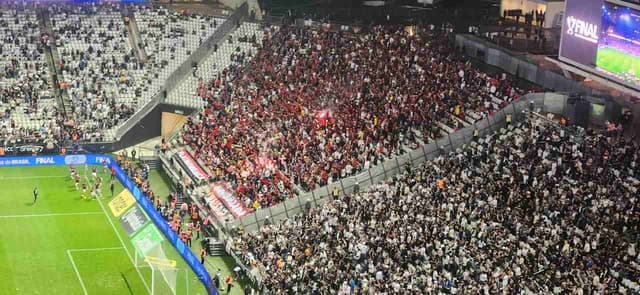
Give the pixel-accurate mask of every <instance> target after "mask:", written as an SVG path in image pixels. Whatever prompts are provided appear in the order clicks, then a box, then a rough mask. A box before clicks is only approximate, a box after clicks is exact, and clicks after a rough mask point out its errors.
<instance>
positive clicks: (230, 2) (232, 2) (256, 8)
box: [218, 0, 262, 20]
mask: <svg viewBox="0 0 640 295" xmlns="http://www.w3.org/2000/svg"><path fill="white" fill-rule="evenodd" d="M218 1H219V2H220V3H222V4H224V5H225V6H227V7H229V8H232V9H237V8H238V7H240V5H242V3H245V2H247V3H248V4H249V15H251V12H252V11H253V12H255V16H256V19H258V20H262V10H261V9H260V5H259V4H258V0H218Z"/></svg>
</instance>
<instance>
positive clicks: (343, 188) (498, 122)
mask: <svg viewBox="0 0 640 295" xmlns="http://www.w3.org/2000/svg"><path fill="white" fill-rule="evenodd" d="M566 101H567V96H566V95H563V94H556V93H532V94H528V95H525V96H523V97H521V98H520V99H518V100H516V101H513V102H511V103H510V104H509V105H508V106H506V107H505V108H504V109H502V110H500V111H498V112H496V113H494V114H493V115H491V116H488V117H487V118H484V119H481V120H479V121H477V122H475V123H473V125H471V126H468V127H466V128H462V129H459V130H458V131H456V132H454V133H451V134H448V135H447V136H444V137H442V138H439V139H438V140H436V141H435V142H433V143H429V144H426V145H423V146H422V147H420V148H418V149H415V150H412V151H410V152H407V153H404V154H402V155H400V156H397V157H394V158H390V159H387V160H386V161H384V162H383V163H381V164H379V165H377V166H374V167H372V168H370V169H367V170H363V171H361V172H360V173H358V174H356V175H354V176H351V177H346V178H343V179H340V180H338V181H335V182H333V183H331V184H329V185H326V186H324V187H321V188H318V189H315V190H313V191H310V192H305V193H300V194H299V195H298V196H295V197H293V198H290V199H288V200H286V201H284V202H282V203H280V204H277V205H275V206H271V207H268V208H264V209H259V210H256V211H255V212H253V213H251V214H249V215H246V216H244V217H242V218H240V219H236V220H234V221H232V222H230V223H228V224H226V225H225V228H226V229H229V228H232V229H233V228H240V227H242V228H244V230H245V231H246V232H256V231H258V230H259V228H260V227H261V226H262V225H264V224H265V222H267V223H278V222H281V221H283V220H285V219H287V218H291V217H293V216H295V215H298V214H301V213H302V212H304V211H305V210H307V209H309V208H312V207H319V206H322V205H323V204H324V203H326V202H327V201H329V200H331V198H332V192H333V190H334V188H337V189H338V192H339V196H338V197H342V196H344V195H345V194H351V193H353V191H354V187H355V185H356V183H358V187H359V189H360V190H361V191H362V190H366V189H367V188H368V187H369V186H371V185H373V184H376V183H379V182H382V181H385V180H387V179H389V178H391V177H393V176H394V175H396V174H398V173H399V172H401V171H402V169H403V168H404V167H406V166H407V165H408V164H409V165H412V166H417V165H420V164H422V163H424V162H425V161H427V160H431V159H434V158H435V157H437V156H438V155H441V154H442V153H445V152H450V151H454V150H456V149H457V148H460V147H462V146H463V145H465V144H469V143H470V142H471V141H472V140H473V130H474V129H477V130H478V132H479V136H480V137H483V136H485V135H488V134H491V133H493V132H495V131H497V130H499V129H500V128H502V127H504V126H505V124H506V122H505V118H506V117H507V115H511V117H512V120H513V122H516V121H520V120H522V119H523V118H524V117H525V116H524V114H523V111H524V110H528V109H530V108H533V109H534V110H540V111H541V112H544V113H546V112H550V113H555V114H562V115H566V114H565V112H566V110H567V107H566ZM267 220H268V221H267Z"/></svg>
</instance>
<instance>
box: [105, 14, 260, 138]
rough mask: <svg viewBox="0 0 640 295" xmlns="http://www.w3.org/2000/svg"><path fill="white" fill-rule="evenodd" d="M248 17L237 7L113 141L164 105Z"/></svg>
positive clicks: (120, 128)
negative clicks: (192, 72) (178, 87)
mask: <svg viewBox="0 0 640 295" xmlns="http://www.w3.org/2000/svg"><path fill="white" fill-rule="evenodd" d="M247 15H248V5H247V4H246V3H245V4H243V5H241V6H240V7H238V9H236V10H235V11H234V12H233V14H231V16H229V18H227V19H226V20H225V21H224V22H223V23H222V24H220V26H219V27H218V28H217V29H216V31H215V32H214V33H213V34H212V35H211V36H209V38H207V39H206V40H205V41H203V42H202V44H201V45H200V47H198V49H196V50H195V51H194V52H193V53H192V54H191V55H190V56H189V58H188V59H187V60H185V61H184V62H183V63H182V64H181V65H180V66H179V67H178V68H177V69H176V70H175V71H173V73H171V74H170V75H169V77H168V78H167V80H166V81H165V84H164V86H163V87H162V89H161V90H159V91H158V93H156V94H155V95H154V96H153V97H152V98H151V100H150V101H149V102H147V103H146V104H145V105H144V106H142V108H140V110H139V111H137V112H136V113H135V114H133V116H131V117H130V118H129V119H127V120H126V121H125V122H124V123H122V124H121V125H120V126H118V127H117V130H116V132H115V139H116V140H119V139H120V138H122V136H123V135H124V134H125V133H127V132H128V131H129V130H130V129H131V128H133V127H134V126H135V125H136V124H137V123H138V122H139V121H140V120H141V119H142V118H144V117H145V116H146V115H147V114H149V113H150V112H151V111H152V110H153V109H154V108H155V107H156V106H157V105H158V104H160V103H164V102H165V100H166V95H167V94H168V93H170V92H171V91H172V90H173V89H175V88H176V87H177V86H178V85H180V83H182V82H183V80H184V78H185V77H186V76H187V75H190V74H191V71H192V69H193V64H194V63H196V64H197V63H199V62H200V61H202V60H203V59H204V58H205V57H207V56H208V55H209V54H211V52H212V51H213V49H214V45H215V44H216V43H218V42H220V41H222V40H223V38H224V37H225V36H226V35H227V34H228V33H229V32H231V30H233V29H234V28H235V27H236V26H237V23H238V21H240V20H241V19H243V18H246V17H247Z"/></svg>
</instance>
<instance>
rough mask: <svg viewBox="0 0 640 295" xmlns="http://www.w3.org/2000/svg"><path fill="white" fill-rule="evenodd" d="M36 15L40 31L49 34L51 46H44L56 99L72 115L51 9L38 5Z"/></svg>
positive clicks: (65, 112)
mask: <svg viewBox="0 0 640 295" xmlns="http://www.w3.org/2000/svg"><path fill="white" fill-rule="evenodd" d="M36 15H37V17H38V25H39V26H40V32H41V33H42V34H45V35H47V36H49V47H44V50H45V52H44V54H45V55H46V57H47V62H48V63H49V69H50V71H49V73H51V85H52V86H53V89H54V93H55V96H56V101H57V102H58V105H59V106H60V107H61V108H60V109H61V110H63V112H64V114H65V115H66V116H67V117H71V116H72V113H73V112H72V111H71V101H70V100H69V95H68V93H67V92H66V90H64V89H62V88H61V87H60V81H64V76H63V75H62V70H61V69H60V67H59V66H58V65H59V64H60V54H59V53H58V47H57V46H56V42H55V38H54V35H53V31H52V30H51V28H52V27H53V26H52V24H51V17H50V16H49V11H47V9H46V8H44V7H38V9H37V11H36Z"/></svg>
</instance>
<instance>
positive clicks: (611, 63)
mask: <svg viewBox="0 0 640 295" xmlns="http://www.w3.org/2000/svg"><path fill="white" fill-rule="evenodd" d="M596 66H597V67H599V68H601V69H604V70H606V71H608V72H611V73H614V74H616V75H620V76H622V77H624V76H625V75H626V74H627V73H629V71H632V72H634V73H635V74H636V75H638V76H640V57H637V56H633V55H631V54H627V53H624V52H622V51H619V50H616V49H614V48H610V47H602V48H598V54H597V58H596Z"/></svg>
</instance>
